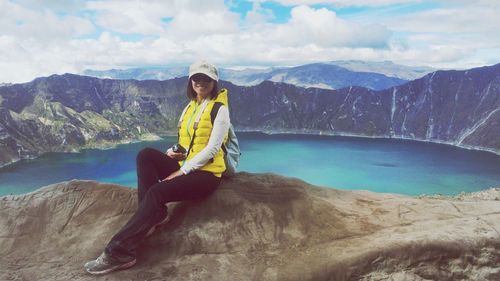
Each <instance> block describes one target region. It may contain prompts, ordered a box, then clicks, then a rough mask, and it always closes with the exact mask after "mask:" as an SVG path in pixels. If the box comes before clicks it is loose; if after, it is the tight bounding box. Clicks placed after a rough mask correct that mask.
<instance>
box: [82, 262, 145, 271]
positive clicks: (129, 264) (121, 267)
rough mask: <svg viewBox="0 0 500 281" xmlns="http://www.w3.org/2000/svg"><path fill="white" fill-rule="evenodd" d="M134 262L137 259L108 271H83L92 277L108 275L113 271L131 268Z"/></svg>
mask: <svg viewBox="0 0 500 281" xmlns="http://www.w3.org/2000/svg"><path fill="white" fill-rule="evenodd" d="M136 262H137V259H135V260H133V261H129V262H127V263H124V264H120V265H117V266H115V267H112V268H110V269H106V270H102V271H89V270H88V269H85V270H86V271H87V272H88V273H90V274H92V275H103V274H106V273H110V272H112V271H115V270H119V269H127V268H129V267H132V266H133V265H134V264H135V263H136Z"/></svg>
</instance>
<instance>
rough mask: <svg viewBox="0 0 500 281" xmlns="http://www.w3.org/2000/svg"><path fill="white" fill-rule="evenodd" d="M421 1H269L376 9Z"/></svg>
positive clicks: (295, 4) (296, 4) (292, 4)
mask: <svg viewBox="0 0 500 281" xmlns="http://www.w3.org/2000/svg"><path fill="white" fill-rule="evenodd" d="M421 1H422V0H270V1H268V2H277V3H280V4H282V5H285V6H298V5H317V4H322V5H332V6H336V7H376V6H388V5H393V4H400V3H410V2H421Z"/></svg>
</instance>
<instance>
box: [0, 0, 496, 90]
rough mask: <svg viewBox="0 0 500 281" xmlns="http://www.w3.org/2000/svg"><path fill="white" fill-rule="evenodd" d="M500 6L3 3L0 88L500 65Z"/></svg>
mask: <svg viewBox="0 0 500 281" xmlns="http://www.w3.org/2000/svg"><path fill="white" fill-rule="evenodd" d="M499 15H500V0H477V1H473V0H471V1H466V0H447V1H445V0H435V1H428V0H331V1H321V0H274V1H265V0H260V1H238V0H225V1H223V0H148V1H115V0H110V1H80V0H0V82H26V81H30V80H32V79H34V78H35V77H39V76H47V75H50V74H54V73H58V74H60V73H65V72H70V73H81V72H82V71H83V70H84V69H97V70H104V69H110V68H130V67H140V66H171V65H188V64H189V63H191V62H192V61H194V60H197V59H200V58H204V59H208V60H210V61H212V62H214V63H215V64H217V65H218V66H223V67H246V66H250V67H264V66H292V65H299V64H305V63H312V62H321V61H332V60H353V59H356V60H365V61H383V60H391V61H393V62H395V63H399V64H405V65H418V66H420V65H424V66H432V67H436V68H454V69H463V68H471V67H476V66H483V65H492V64H496V63H500V31H499V26H500V16H499Z"/></svg>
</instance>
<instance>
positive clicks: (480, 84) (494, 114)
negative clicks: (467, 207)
mask: <svg viewBox="0 0 500 281" xmlns="http://www.w3.org/2000/svg"><path fill="white" fill-rule="evenodd" d="M229 88H230V92H236V93H237V94H234V95H232V98H233V100H231V101H230V102H231V105H232V111H233V112H236V113H237V114H235V115H234V117H233V119H232V120H233V122H235V123H236V124H237V125H238V126H239V128H240V129H249V130H266V131H269V132H273V131H285V132H287V131H289V132H308V133H325V134H336V135H356V136H369V137H386V138H403V139H413V140H423V141H431V142H440V143H448V144H452V145H457V146H462V147H470V148H477V149H485V150H490V151H493V152H495V153H500V129H499V128H500V64H498V65H495V66H492V67H482V68H477V69H472V70H469V71H438V72H434V73H432V74H429V75H426V76H424V77H423V78H421V79H417V80H414V81H412V82H409V83H407V84H404V85H402V86H398V87H395V88H391V89H388V90H384V91H378V92H377V91H371V90H368V89H365V88H359V87H348V88H344V89H340V90H337V91H328V90H320V89H301V88H297V87H294V86H292V85H286V84H273V83H272V82H264V83H262V84H259V85H258V86H255V87H251V88H244V89H242V90H239V89H233V88H231V87H229Z"/></svg>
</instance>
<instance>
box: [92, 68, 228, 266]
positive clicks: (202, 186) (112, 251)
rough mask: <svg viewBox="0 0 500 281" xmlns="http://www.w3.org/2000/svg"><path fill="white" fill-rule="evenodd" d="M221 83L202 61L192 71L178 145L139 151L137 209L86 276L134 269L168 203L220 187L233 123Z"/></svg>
mask: <svg viewBox="0 0 500 281" xmlns="http://www.w3.org/2000/svg"><path fill="white" fill-rule="evenodd" d="M217 82H218V73H217V69H216V68H215V66H213V65H212V64H210V63H207V62H205V61H200V62H196V63H194V64H192V65H191V66H190V67H189V81H188V84H187V96H188V98H189V99H190V103H189V104H188V106H187V107H186V108H185V109H184V112H183V114H182V115H181V118H180V121H179V143H178V144H177V145H175V146H173V147H171V148H169V149H168V150H167V152H166V153H163V152H161V151H158V150H156V149H153V148H144V149H143V150H141V151H140V152H139V153H138V155H137V188H138V192H137V195H138V204H139V206H138V208H137V211H136V212H135V214H134V215H133V216H132V217H131V218H130V220H129V221H128V222H127V223H126V224H125V226H123V228H122V229H121V230H120V231H119V232H118V233H116V234H115V235H114V236H113V238H111V241H109V243H108V244H107V246H106V248H105V249H104V251H103V252H102V254H101V255H100V256H99V257H98V258H97V259H96V260H92V261H89V262H87V263H86V264H85V270H86V271H87V272H89V273H91V274H105V273H109V272H111V271H114V270H117V269H124V268H129V267H131V266H133V265H134V264H135V263H136V249H137V246H138V245H139V244H140V243H141V241H142V240H143V239H144V238H145V237H147V236H149V235H150V234H151V233H152V232H153V231H154V229H155V228H156V226H158V225H160V224H161V223H163V222H164V221H165V220H166V217H167V207H166V206H165V204H166V203H168V202H173V201H184V200H194V199H200V198H203V197H206V196H208V195H210V194H211V193H212V192H214V191H215V190H216V188H217V187H218V186H219V184H220V181H221V175H222V173H223V172H224V170H225V169H226V166H225V164H224V154H223V153H224V152H223V151H222V149H221V145H222V143H223V141H224V139H225V138H226V137H227V134H228V129H229V124H230V121H229V111H228V108H227V91H226V90H225V89H223V90H221V91H219V90H218V89H217ZM216 102H221V103H222V105H220V107H219V109H218V112H217V114H216V117H215V119H213V124H212V118H213V117H212V118H211V111H212V108H213V106H214V104H215V103H216ZM224 105H225V106H224ZM197 121H199V122H197ZM183 148H186V149H187V151H186V149H183Z"/></svg>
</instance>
